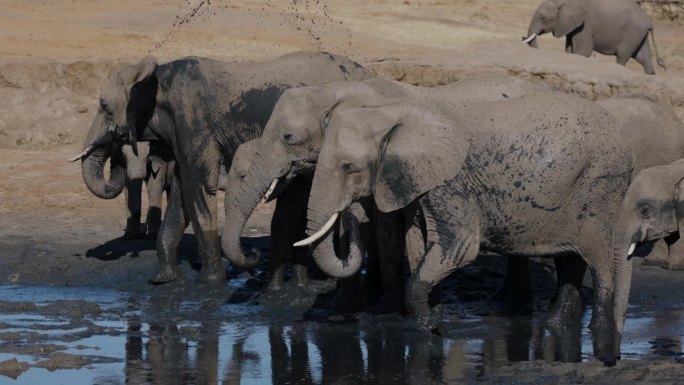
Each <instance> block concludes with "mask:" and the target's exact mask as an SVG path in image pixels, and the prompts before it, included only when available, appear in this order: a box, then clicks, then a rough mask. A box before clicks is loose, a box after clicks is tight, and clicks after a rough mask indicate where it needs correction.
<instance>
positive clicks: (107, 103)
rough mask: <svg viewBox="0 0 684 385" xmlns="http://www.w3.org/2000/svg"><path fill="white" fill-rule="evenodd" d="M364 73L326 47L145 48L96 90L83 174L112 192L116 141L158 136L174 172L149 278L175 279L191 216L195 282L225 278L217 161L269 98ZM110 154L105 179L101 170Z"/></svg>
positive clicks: (117, 182) (263, 111)
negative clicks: (239, 58) (166, 51)
mask: <svg viewBox="0 0 684 385" xmlns="http://www.w3.org/2000/svg"><path fill="white" fill-rule="evenodd" d="M368 77H370V76H369V74H368V72H367V71H366V70H365V69H364V68H363V67H361V66H360V65H359V64H357V63H355V62H353V61H350V60H348V59H345V58H343V57H340V56H336V55H331V54H328V53H323V52H299V53H293V54H288V55H285V56H282V57H279V58H276V59H273V60H269V61H264V62H256V63H252V62H224V61H217V60H211V59H205V58H198V57H188V58H184V59H179V60H174V61H171V62H169V63H166V64H162V65H157V60H156V58H154V57H152V56H148V57H146V58H144V59H142V60H141V61H140V62H139V63H137V64H134V65H129V66H126V67H124V68H122V69H120V70H118V71H116V72H114V73H113V74H112V76H111V77H110V78H109V80H108V81H107V83H106V84H105V86H104V87H103V89H102V92H101V96H100V108H99V110H98V112H97V114H96V116H95V119H94V120H93V123H92V125H91V127H90V130H89V132H88V135H87V139H86V141H85V144H84V151H83V153H82V154H80V155H79V156H78V157H79V158H81V164H82V171H83V179H84V181H85V183H86V186H88V188H89V189H90V191H91V192H93V194H95V195H96V196H98V197H100V198H105V199H111V198H114V197H116V196H117V195H118V194H119V193H121V190H122V189H123V187H124V184H125V175H124V167H123V162H122V156H121V150H120V146H121V145H122V144H131V145H132V146H133V149H134V151H137V149H136V144H137V141H138V140H146V139H150V138H153V139H157V140H161V141H163V142H164V143H165V144H166V145H167V146H169V148H170V149H171V151H172V152H173V156H174V159H175V160H176V169H175V170H176V174H175V176H174V179H173V183H172V187H171V193H170V194H169V203H168V206H167V209H166V211H165V215H164V220H163V222H162V226H161V229H160V231H159V236H158V238H157V254H158V258H159V266H158V269H157V271H156V272H155V274H154V275H153V276H152V277H151V278H150V280H149V281H150V282H152V283H163V282H167V281H171V280H174V279H176V278H177V277H178V276H179V275H180V274H181V273H180V269H179V268H178V266H177V258H176V256H177V248H178V244H179V242H180V239H181V236H182V234H183V232H184V231H185V228H186V227H187V225H188V223H192V226H193V229H194V231H195V235H196V236H197V240H198V245H199V251H200V256H201V258H202V270H201V272H200V276H199V278H198V279H199V281H201V282H211V281H220V280H222V279H225V270H224V269H223V268H222V266H221V264H220V256H221V254H220V253H221V250H220V247H219V240H218V232H217V220H216V190H217V183H218V174H219V164H220V163H221V161H223V162H224V164H225V165H226V168H229V166H230V164H231V160H232V156H233V153H234V152H235V150H236V149H237V147H238V146H239V145H240V144H241V143H243V142H245V141H247V140H250V139H254V138H257V137H259V136H260V135H261V132H262V131H263V128H264V126H265V125H266V122H267V121H268V118H269V116H270V114H271V111H272V110H273V106H274V105H275V103H276V101H277V100H278V98H279V97H280V95H281V94H282V92H283V91H284V90H285V89H287V88H291V87H299V86H304V85H322V84H326V83H331V82H336V81H343V80H362V79H366V78H368ZM107 159H110V164H111V167H112V168H111V173H110V179H109V180H107V179H105V177H104V175H103V174H104V173H103V169H104V165H105V162H106V161H107Z"/></svg>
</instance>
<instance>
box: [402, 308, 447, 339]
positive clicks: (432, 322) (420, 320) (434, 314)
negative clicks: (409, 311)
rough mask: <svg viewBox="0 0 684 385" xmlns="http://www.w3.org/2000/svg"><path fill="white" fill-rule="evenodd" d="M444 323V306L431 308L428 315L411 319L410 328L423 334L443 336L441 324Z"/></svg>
mask: <svg viewBox="0 0 684 385" xmlns="http://www.w3.org/2000/svg"><path fill="white" fill-rule="evenodd" d="M441 322H442V305H437V306H434V307H432V308H430V311H429V312H428V313H427V314H418V315H414V316H411V317H409V319H408V328H409V329H411V330H417V331H420V332H423V333H429V334H436V335H441V332H440V330H439V324H440V323H441Z"/></svg>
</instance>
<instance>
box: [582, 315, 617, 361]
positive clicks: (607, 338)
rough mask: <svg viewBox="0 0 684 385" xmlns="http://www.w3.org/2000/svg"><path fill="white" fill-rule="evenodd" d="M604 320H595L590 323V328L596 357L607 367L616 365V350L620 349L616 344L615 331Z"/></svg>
mask: <svg viewBox="0 0 684 385" xmlns="http://www.w3.org/2000/svg"><path fill="white" fill-rule="evenodd" d="M607 325H609V324H607V323H606V322H605V321H603V320H598V321H597V320H593V319H592V322H591V323H590V324H589V330H591V339H592V345H593V348H594V357H595V358H596V359H598V360H600V361H601V362H603V365H605V366H607V367H611V366H615V364H616V363H617V356H616V354H615V352H616V351H619V347H618V348H617V349H616V347H615V346H614V342H615V340H614V336H615V334H614V332H613V331H611V328H610V327H608V326H607Z"/></svg>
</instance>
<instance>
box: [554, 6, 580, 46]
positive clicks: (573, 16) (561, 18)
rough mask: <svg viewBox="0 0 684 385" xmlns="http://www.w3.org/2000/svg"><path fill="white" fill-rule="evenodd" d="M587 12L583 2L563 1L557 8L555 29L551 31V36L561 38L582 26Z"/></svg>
mask: <svg viewBox="0 0 684 385" xmlns="http://www.w3.org/2000/svg"><path fill="white" fill-rule="evenodd" d="M586 16H587V11H586V9H585V6H584V2H581V1H572V0H570V1H565V2H563V4H561V6H560V7H559V8H558V16H557V18H556V28H555V29H554V30H553V36H555V37H563V36H565V35H567V34H569V33H570V32H572V31H574V30H575V29H577V28H579V27H580V26H581V25H582V24H584V20H585V19H586Z"/></svg>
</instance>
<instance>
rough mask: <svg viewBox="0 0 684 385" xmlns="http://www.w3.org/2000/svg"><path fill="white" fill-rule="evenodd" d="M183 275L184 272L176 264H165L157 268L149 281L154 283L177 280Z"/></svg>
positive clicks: (159, 283)
mask: <svg viewBox="0 0 684 385" xmlns="http://www.w3.org/2000/svg"><path fill="white" fill-rule="evenodd" d="M182 276H183V272H182V271H181V270H180V269H179V268H178V266H174V265H164V266H160V267H159V268H158V269H157V272H156V273H155V274H154V275H152V277H150V278H149V279H148V280H147V282H148V283H151V284H153V285H161V284H163V283H167V282H171V281H175V280H176V279H179V278H181V277H182Z"/></svg>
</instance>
